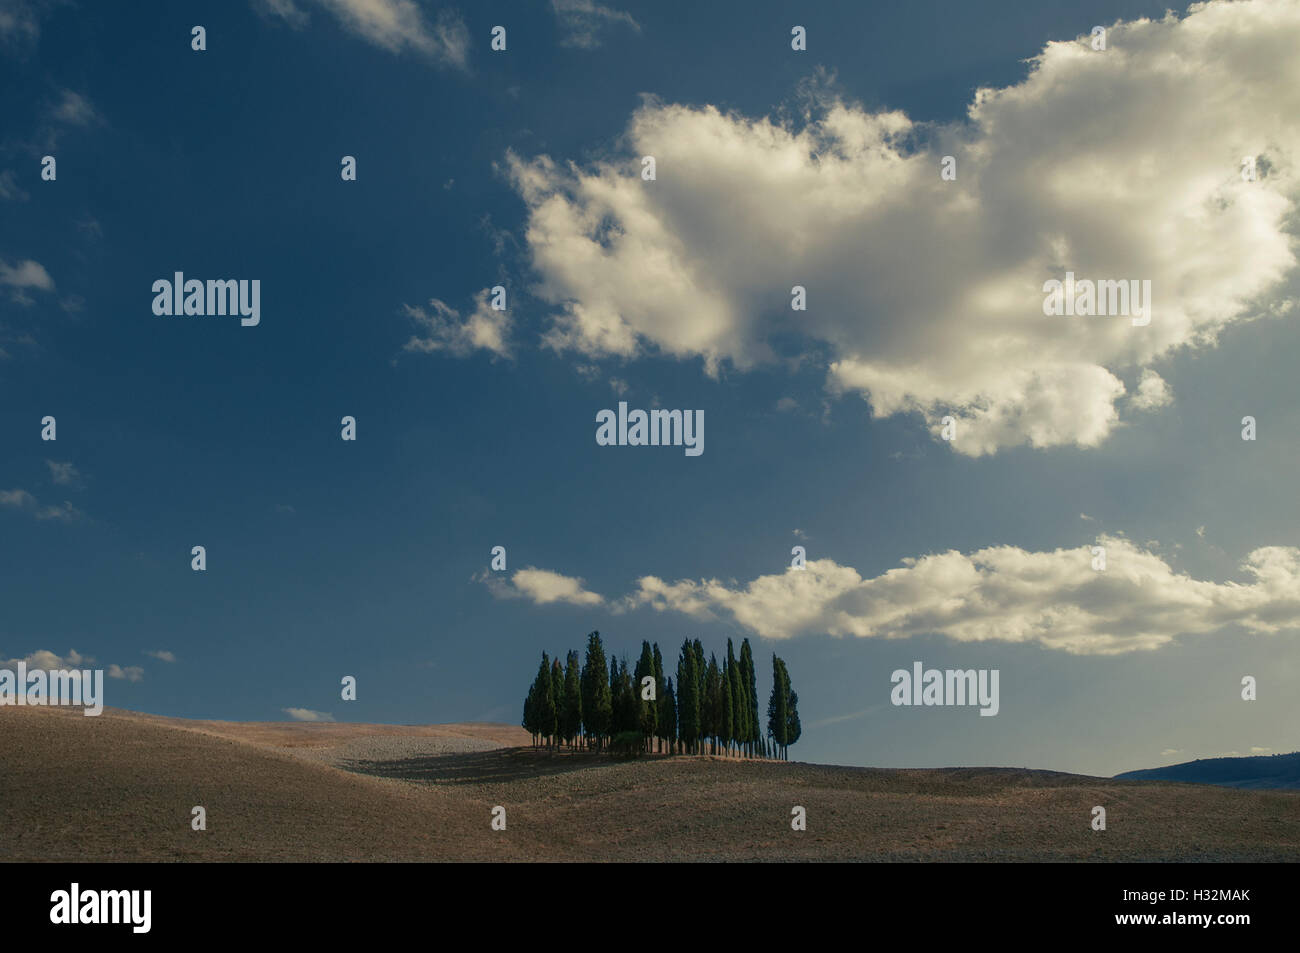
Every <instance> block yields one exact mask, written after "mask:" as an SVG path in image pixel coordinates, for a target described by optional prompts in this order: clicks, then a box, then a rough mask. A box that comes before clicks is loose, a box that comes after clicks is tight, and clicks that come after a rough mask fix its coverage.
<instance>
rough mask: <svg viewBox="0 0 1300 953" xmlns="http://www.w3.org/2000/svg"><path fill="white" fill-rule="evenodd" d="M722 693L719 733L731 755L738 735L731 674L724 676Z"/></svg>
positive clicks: (719, 706)
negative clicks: (732, 746) (732, 698)
mask: <svg viewBox="0 0 1300 953" xmlns="http://www.w3.org/2000/svg"><path fill="white" fill-rule="evenodd" d="M721 681H722V693H721V698H720V699H719V705H718V714H719V718H718V720H719V721H720V722H721V724H720V725H719V726H718V733H719V734H720V735H722V744H723V746H724V749H725V751H726V753H727V754H730V753H731V744H732V742H733V741H734V740H735V735H736V709H735V707H734V706H733V705H732V701H731V673H730V672H726V673H724V674H723V676H722V679H721Z"/></svg>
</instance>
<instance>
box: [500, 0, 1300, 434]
mask: <svg viewBox="0 0 1300 953" xmlns="http://www.w3.org/2000/svg"><path fill="white" fill-rule="evenodd" d="M1107 46H1108V48H1107V50H1106V51H1105V52H1095V51H1093V50H1091V49H1090V47H1089V45H1088V43H1087V42H1086V39H1078V40H1072V41H1068V42H1052V43H1049V44H1047V46H1046V47H1045V48H1044V50H1043V51H1042V53H1041V54H1040V55H1039V56H1038V57H1037V58H1035V59H1034V60H1033V61H1032V64H1031V67H1032V68H1031V72H1030V74H1029V76H1028V77H1027V78H1026V79H1025V80H1024V81H1023V82H1022V83H1020V84H1019V85H1016V86H1012V87H1008V88H1005V89H982V90H979V91H978V92H977V94H976V96H975V98H974V102H973V104H972V105H971V107H970V109H969V115H968V117H967V120H966V121H965V122H962V123H953V124H948V125H940V126H930V125H924V124H918V123H914V122H913V121H912V120H911V119H909V118H908V117H907V116H906V115H904V114H903V113H901V112H870V111H867V110H864V109H862V108H860V107H858V106H856V105H853V104H850V103H846V102H843V101H841V100H839V99H836V98H833V97H828V96H827V95H825V94H824V93H820V94H817V93H815V94H814V95H813V96H812V97H811V101H813V103H814V105H812V106H810V107H809V108H808V110H807V111H806V113H805V115H804V116H803V117H801V120H800V121H799V122H787V121H783V120H773V119H769V118H765V117H764V118H751V117H746V116H741V115H736V114H728V113H723V112H721V111H719V110H718V109H716V108H714V107H712V106H704V107H699V108H695V107H688V106H682V105H672V104H663V103H660V102H657V101H655V100H647V101H646V102H645V103H644V104H643V105H642V107H641V108H640V109H638V110H637V111H636V112H635V113H634V114H633V116H632V118H631V120H630V123H629V125H628V129H627V133H626V136H625V142H626V146H627V154H626V155H623V156H621V157H617V158H610V159H607V160H604V161H599V162H596V163H594V164H591V165H589V166H585V167H580V166H577V165H575V164H571V163H570V164H564V163H560V162H556V161H555V160H553V159H552V158H550V157H549V156H539V157H536V158H532V159H524V158H521V157H519V156H517V155H514V154H508V155H507V160H506V166H507V169H508V172H509V176H510V179H511V181H512V183H513V186H514V188H515V189H516V190H517V191H518V193H519V194H520V196H521V197H522V199H523V201H524V203H525V204H526V206H527V211H528V223H527V229H526V239H527V244H528V250H529V253H530V256H531V263H532V266H533V268H534V269H535V271H536V273H537V275H538V277H539V282H538V284H537V286H536V289H535V290H536V292H537V294H538V295H539V296H540V297H541V298H542V299H543V300H545V301H547V302H549V303H551V304H552V305H554V306H556V307H557V308H558V312H559V313H558V314H557V315H556V317H555V319H554V322H553V325H552V326H551V328H550V329H549V331H548V332H547V333H546V334H545V336H544V338H543V341H544V343H545V344H546V345H548V346H550V347H552V348H554V349H556V350H561V351H575V352H578V353H580V354H582V355H584V356H586V357H587V358H596V357H600V356H604V355H618V356H621V357H624V358H631V357H636V356H639V355H642V354H645V353H653V352H659V353H663V354H667V355H672V356H675V357H679V358H696V357H698V358H702V359H703V361H704V365H705V368H706V370H707V371H708V372H709V373H714V374H716V373H718V371H719V368H720V365H721V364H722V363H723V362H730V363H731V364H732V365H734V366H735V367H737V368H740V369H746V368H750V367H752V366H754V365H756V364H759V363H762V362H768V361H772V360H773V359H774V354H773V351H772V348H771V347H770V346H769V342H770V341H771V340H772V339H773V337H774V336H776V335H782V336H788V335H789V333H790V331H792V330H793V331H795V332H796V333H798V334H801V335H804V336H805V338H806V355H805V356H815V355H819V354H825V355H828V358H827V359H826V360H825V363H826V367H827V387H828V390H829V391H830V392H831V393H835V394H848V393H860V394H861V395H862V396H864V397H866V398H868V399H869V401H870V405H871V410H872V413H873V415H875V416H877V417H883V416H889V415H892V414H900V413H909V412H916V413H920V414H921V415H923V416H924V418H925V419H926V421H927V423H928V425H929V427H930V429H931V430H932V432H933V433H935V434H936V435H937V433H938V429H939V426H940V424H939V418H941V417H942V416H943V415H946V414H952V415H953V416H955V417H956V418H957V419H958V428H957V439H956V440H955V441H954V442H953V443H952V444H951V446H953V448H954V449H955V450H957V451H958V452H960V453H965V454H970V455H976V456H978V455H981V454H985V453H992V452H995V451H996V450H998V449H1000V448H1003V447H1007V446H1013V445H1018V444H1029V445H1030V446H1034V447H1051V446H1060V445H1078V446H1085V447H1088V446H1095V445H1097V444H1099V443H1100V442H1101V441H1103V440H1104V439H1105V438H1106V437H1107V436H1108V435H1109V434H1110V433H1111V432H1112V431H1113V430H1114V428H1115V427H1116V426H1117V425H1118V424H1119V423H1120V420H1121V408H1123V409H1124V410H1125V411H1126V412H1128V411H1130V410H1132V411H1139V410H1151V409H1155V408H1156V407H1158V406H1159V405H1160V404H1161V403H1164V402H1167V400H1168V391H1167V388H1166V387H1165V386H1164V384H1163V381H1161V380H1160V379H1159V377H1158V375H1145V376H1143V377H1142V383H1141V384H1139V385H1138V388H1137V392H1136V395H1135V396H1134V397H1133V398H1132V399H1131V400H1130V401H1123V400H1122V399H1123V398H1124V397H1125V395H1126V388H1125V385H1124V383H1123V382H1122V381H1121V379H1120V376H1119V374H1120V373H1125V374H1126V375H1127V374H1128V373H1131V372H1133V371H1138V370H1146V369H1148V368H1149V367H1150V365H1152V364H1153V363H1155V362H1156V361H1158V360H1159V359H1160V358H1162V357H1164V356H1166V355H1168V354H1170V353H1171V352H1172V351H1174V350H1175V349H1178V348H1184V347H1186V348H1198V347H1201V348H1203V347H1210V346H1213V343H1214V341H1215V338H1216V335H1217V334H1218V333H1219V332H1220V331H1221V330H1222V329H1223V328H1225V327H1227V326H1228V325H1230V324H1232V323H1234V322H1238V321H1242V320H1245V319H1248V318H1251V317H1255V316H1257V315H1259V314H1263V313H1274V314H1281V313H1284V312H1285V311H1286V309H1287V308H1289V307H1290V306H1291V305H1292V304H1293V301H1292V299H1290V298H1288V297H1287V293H1286V292H1285V291H1284V290H1283V287H1284V281H1285V280H1287V279H1289V278H1294V276H1295V265H1296V256H1295V247H1296V246H1295V234H1294V232H1295V228H1296V225H1295V223H1296V221H1298V220H1300V216H1298V215H1297V199H1298V198H1300V188H1298V182H1300V179H1298V177H1297V169H1298V168H1300V123H1297V122H1294V121H1292V119H1291V117H1294V116H1296V115H1300V57H1297V56H1296V55H1295V50H1296V49H1297V47H1300V4H1296V3H1293V2H1282V0H1254V2H1242V3H1232V4H1225V3H1211V4H1204V5H1197V6H1194V7H1193V8H1191V10H1190V11H1189V13H1188V15H1187V16H1186V17H1184V18H1182V19H1179V18H1178V17H1177V16H1174V15H1169V16H1167V17H1166V18H1164V19H1161V20H1156V21H1150V20H1139V21H1135V22H1132V23H1117V24H1114V25H1112V26H1111V27H1110V28H1109V32H1108V36H1107ZM642 155H653V156H655V157H656V160H657V174H658V175H657V181H654V182H644V181H642V180H641V178H640V162H639V157H640V156H642ZM944 155H953V156H955V157H956V158H957V179H956V181H952V182H945V181H942V180H941V179H940V175H939V170H940V159H941V157H942V156H944ZM1246 155H1263V156H1266V158H1267V162H1266V163H1264V166H1265V167H1266V170H1267V174H1266V175H1264V176H1263V177H1262V178H1260V179H1258V181H1254V182H1245V181H1243V180H1242V178H1241V176H1240V174H1239V170H1240V162H1241V158H1242V156H1246ZM1067 270H1068V271H1073V272H1074V273H1075V274H1076V275H1077V276H1078V277H1079V278H1091V279H1094V280H1097V279H1111V280H1121V279H1140V280H1150V281H1151V282H1152V297H1153V304H1154V311H1153V317H1152V319H1151V322H1150V324H1149V325H1148V326H1146V327H1135V326H1133V325H1132V323H1131V320H1130V319H1129V318H1127V317H1117V316H1112V317H1064V316H1058V317H1049V316H1046V315H1044V314H1043V309H1042V304H1043V297H1044V295H1043V292H1042V285H1043V282H1044V281H1046V280H1048V279H1051V278H1058V279H1060V278H1063V277H1064V274H1065V272H1066V271H1067ZM796 284H800V285H804V286H805V287H806V288H807V289H808V310H807V311H806V312H797V313H796V312H791V310H790V307H789V301H790V288H791V286H793V285H796Z"/></svg>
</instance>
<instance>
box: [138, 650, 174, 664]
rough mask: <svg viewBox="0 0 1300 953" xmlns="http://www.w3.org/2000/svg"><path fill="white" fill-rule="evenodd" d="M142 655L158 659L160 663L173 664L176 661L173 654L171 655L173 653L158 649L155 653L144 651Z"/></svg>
mask: <svg viewBox="0 0 1300 953" xmlns="http://www.w3.org/2000/svg"><path fill="white" fill-rule="evenodd" d="M144 654H145V655H148V656H149V657H150V658H156V659H158V660H159V661H161V662H175V661H176V656H175V654H173V653H171V652H168V651H167V650H166V649H159V650H157V651H155V652H151V651H147V650H146V651H145V653H144Z"/></svg>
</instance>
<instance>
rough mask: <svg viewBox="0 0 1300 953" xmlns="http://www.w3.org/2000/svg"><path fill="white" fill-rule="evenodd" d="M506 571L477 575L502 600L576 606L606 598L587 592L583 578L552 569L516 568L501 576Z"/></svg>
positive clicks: (591, 604)
mask: <svg viewBox="0 0 1300 953" xmlns="http://www.w3.org/2000/svg"><path fill="white" fill-rule="evenodd" d="M502 575H503V574H501V573H495V572H486V571H485V572H483V573H481V574H480V575H479V576H478V577H476V578H478V580H479V581H480V582H483V583H485V584H486V585H487V587H488V588H489V589H490V590H491V591H492V593H493V595H495V596H497V597H498V598H501V599H521V598H522V599H528V600H529V601H531V602H532V603H533V604H534V605H539V606H541V605H549V604H550V603H553V602H561V603H567V604H569V605H574V606H598V605H601V604H602V603H603V602H604V601H605V599H604V597H603V596H601V595H600V594H599V593H595V592H588V591H587V589H586V588H584V582H583V580H582V579H579V578H576V577H573V576H564V575H561V574H560V573H558V572H552V571H551V570H549V569H536V568H534V567H532V566H529V567H527V568H525V569H519V570H516V571H515V573H514V574H513V575H512V576H511V577H510V579H509V580H508V581H506V580H503V579H502V578H501V576H502Z"/></svg>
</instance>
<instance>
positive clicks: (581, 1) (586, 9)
mask: <svg viewBox="0 0 1300 953" xmlns="http://www.w3.org/2000/svg"><path fill="white" fill-rule="evenodd" d="M551 12H553V13H554V14H555V17H556V19H557V20H558V21H559V24H560V26H561V28H562V29H563V38H562V39H561V40H560V45H561V46H573V47H578V48H579V49H584V50H591V49H595V48H596V47H598V46H600V44H601V38H600V34H601V31H602V30H604V28H605V27H607V26H613V25H617V24H622V25H623V26H627V27H630V28H631V29H633V30H635V31H636V32H637V33H640V32H641V24H639V23H637V22H636V20H634V19H633V18H632V14H630V13H626V12H624V11H623V10H615V9H613V8H612V7H606V6H602V5H601V4H599V3H596V2H595V0H551Z"/></svg>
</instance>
